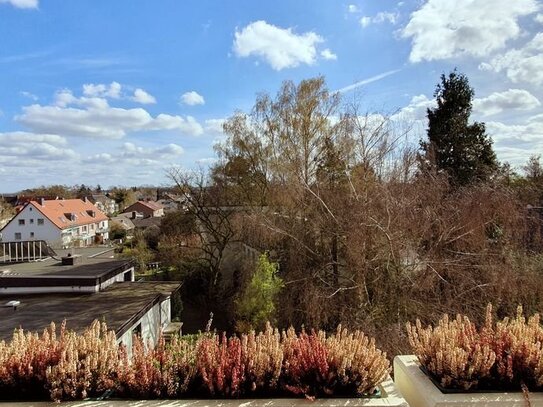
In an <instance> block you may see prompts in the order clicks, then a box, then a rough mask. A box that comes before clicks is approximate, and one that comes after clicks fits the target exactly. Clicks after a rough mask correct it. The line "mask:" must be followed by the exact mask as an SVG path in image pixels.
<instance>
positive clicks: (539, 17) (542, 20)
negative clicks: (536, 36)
mask: <svg viewBox="0 0 543 407" xmlns="http://www.w3.org/2000/svg"><path fill="white" fill-rule="evenodd" d="M534 20H535V21H536V22H538V23H539V24H543V14H538V15H536V16H535V18H534Z"/></svg>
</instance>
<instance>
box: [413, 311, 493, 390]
mask: <svg viewBox="0 0 543 407" xmlns="http://www.w3.org/2000/svg"><path fill="white" fill-rule="evenodd" d="M407 334H408V338H409V343H410V344H411V347H412V348H413V351H414V352H415V355H417V357H418V359H419V362H420V363H421V365H422V366H424V367H425V368H426V370H427V371H428V372H429V373H430V374H431V375H433V376H434V377H436V378H438V379H439V380H440V382H441V385H442V386H443V387H449V388H459V389H464V390H469V389H471V388H474V387H476V386H477V384H478V383H479V381H480V380H483V379H485V378H489V377H490V375H491V369H492V366H493V365H494V361H495V359H496V354H495V353H494V351H493V350H492V349H491V346H490V345H489V344H488V343H487V340H486V336H484V337H481V335H480V334H479V332H478V331H477V329H476V327H475V324H473V323H472V322H471V321H470V320H469V319H468V318H467V317H465V316H464V317H461V316H460V315H458V316H457V317H456V319H454V320H452V321H451V320H449V317H448V316H447V315H445V316H444V317H443V318H442V319H441V320H440V321H439V323H438V325H437V327H435V328H434V327H432V326H428V327H427V328H423V327H422V325H421V323H420V321H419V320H417V321H416V323H415V325H414V326H413V325H411V324H410V323H407Z"/></svg>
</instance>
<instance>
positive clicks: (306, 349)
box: [283, 326, 390, 397]
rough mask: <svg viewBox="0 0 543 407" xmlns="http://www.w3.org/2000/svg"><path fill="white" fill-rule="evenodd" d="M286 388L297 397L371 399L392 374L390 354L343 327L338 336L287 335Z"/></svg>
mask: <svg viewBox="0 0 543 407" xmlns="http://www.w3.org/2000/svg"><path fill="white" fill-rule="evenodd" d="M283 349H284V350H283V351H284V358H285V361H284V365H283V366H284V378H283V380H284V383H283V385H284V387H285V389H286V390H287V391H289V392H292V393H294V394H304V395H306V396H309V397H313V396H321V395H331V394H340V395H353V394H356V395H371V394H373V393H374V392H375V390H376V389H377V386H378V385H379V383H381V382H382V381H383V380H384V379H385V378H386V376H387V375H388V374H389V372H390V368H389V367H390V363H389V361H388V359H387V358H386V354H385V353H383V352H381V351H380V350H379V349H377V348H376V346H375V341H374V339H369V338H368V337H366V336H365V335H364V334H363V333H362V332H360V331H355V332H353V333H349V332H348V330H347V329H344V328H342V327H341V326H339V327H338V328H337V331H336V334H335V335H330V336H328V337H327V335H326V333H325V332H324V331H319V332H317V333H316V332H314V331H313V332H311V333H310V334H307V333H306V332H305V331H302V332H301V333H300V334H299V335H296V333H295V332H294V329H292V328H290V329H289V330H287V331H286V332H284V333H283Z"/></svg>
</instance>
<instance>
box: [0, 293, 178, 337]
mask: <svg viewBox="0 0 543 407" xmlns="http://www.w3.org/2000/svg"><path fill="white" fill-rule="evenodd" d="M179 287H180V283H178V282H118V283H115V284H113V285H111V286H109V287H108V288H107V289H105V290H104V291H101V292H99V293H94V294H81V293H79V294H60V295H59V294H24V295H21V294H10V295H5V294H0V321H2V323H1V324H0V340H2V339H3V340H9V339H10V338H11V337H12V335H13V331H14V329H17V328H21V327H22V328H23V329H25V330H26V331H32V332H41V331H42V330H43V329H44V328H46V327H47V326H49V324H50V323H51V322H55V323H56V324H57V326H58V325H60V324H61V323H62V321H63V320H66V323H67V327H68V329H70V330H74V331H77V332H81V331H83V330H84V329H85V328H86V327H88V326H89V325H90V324H91V323H92V321H94V320H95V319H98V320H100V321H101V320H103V321H105V322H106V323H107V325H108V328H109V329H112V330H114V331H115V333H116V334H117V337H120V336H121V335H122V334H123V333H125V332H126V331H127V330H128V329H130V328H131V327H132V325H134V324H135V323H136V322H137V321H138V320H139V319H140V318H141V316H142V315H144V314H145V313H146V312H147V311H148V310H150V309H151V308H152V307H153V306H154V305H155V304H157V303H159V302H160V301H162V300H164V298H166V297H168V296H170V295H171V294H172V293H173V292H175V291H177V290H178V289H179ZM10 301H19V302H20V304H19V305H18V306H17V309H14V308H13V307H12V306H6V304H7V303H8V302H10Z"/></svg>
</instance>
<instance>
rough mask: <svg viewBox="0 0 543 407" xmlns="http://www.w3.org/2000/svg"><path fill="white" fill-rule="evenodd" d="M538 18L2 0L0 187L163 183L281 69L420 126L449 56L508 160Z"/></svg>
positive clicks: (198, 158) (484, 2) (536, 56)
mask: <svg viewBox="0 0 543 407" xmlns="http://www.w3.org/2000/svg"><path fill="white" fill-rule="evenodd" d="M542 28H543V1H538V0H514V1H511V0H492V1H489V0H456V1H450V0H411V1H409V0H405V1H399V2H398V1H392V0H379V1H378V0H357V1H355V0H349V1H345V2H344V1H334V0H274V1H262V2H260V1H249V0H231V1H220V0H216V1H211V0H183V1H179V0H115V1H112V0H70V1H66V0H0V73H1V74H0V192H2V193H9V192H16V191H19V190H21V189H24V188H29V187H35V186H39V185H50V184H66V185H74V184H82V183H83V184H87V185H96V184H100V185H101V186H102V187H109V186H114V185H125V186H132V185H144V184H153V185H167V184H168V183H169V181H168V179H167V176H166V173H167V170H168V169H169V168H172V167H173V166H176V167H182V168H195V167H197V166H205V165H209V163H211V162H212V161H213V159H214V157H215V154H214V151H213V145H214V144H215V143H217V142H219V141H221V140H223V139H224V135H223V134H222V123H223V121H224V120H225V119H227V118H228V117H229V116H231V115H232V114H234V113H235V112H236V111H244V112H249V111H250V109H251V108H252V106H253V104H254V102H255V99H256V96H257V95H258V94H260V93H262V92H266V93H269V94H271V95H275V94H276V93H277V91H278V89H279V87H280V86H281V83H282V82H283V81H285V80H292V81H294V82H299V81H301V80H303V79H307V78H312V77H316V76H320V75H323V76H324V77H325V78H326V82H327V86H328V88H329V89H330V90H332V91H339V92H341V94H342V96H343V99H344V100H345V101H346V103H347V102H352V101H356V102H357V103H359V104H360V106H361V111H364V112H367V113H369V114H374V113H381V114H386V115H389V116H391V119H392V120H401V121H402V122H413V123H416V124H419V125H420V126H419V127H418V128H421V129H422V128H424V126H425V116H426V109H427V108H428V107H432V106H433V105H434V102H433V93H434V90H435V87H436V84H437V83H438V82H439V78H440V75H441V74H443V73H448V72H450V71H451V70H452V69H454V68H455V67H456V68H457V69H458V70H459V71H460V72H462V73H464V74H466V75H467V77H468V78H469V81H470V84H471V86H472V87H473V88H474V90H475V99H474V103H473V116H472V117H473V119H474V120H478V121H484V122H485V123H486V126H487V132H488V134H489V135H490V136H491V137H492V139H493V141H494V149H495V151H496V153H497V156H498V159H499V160H500V161H502V162H505V161H507V162H509V163H510V164H511V165H512V166H513V167H515V168H521V166H522V164H523V163H525V162H526V161H527V159H528V158H529V157H530V155H532V154H539V153H543V107H542V105H541V101H542V100H543V30H542ZM414 127H415V128H417V126H414ZM412 137H413V140H414V141H416V139H418V138H419V137H420V134H419V135H416V134H414V135H413V136H412Z"/></svg>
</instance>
